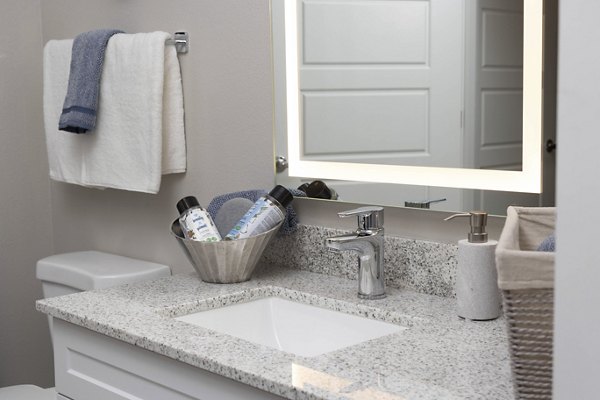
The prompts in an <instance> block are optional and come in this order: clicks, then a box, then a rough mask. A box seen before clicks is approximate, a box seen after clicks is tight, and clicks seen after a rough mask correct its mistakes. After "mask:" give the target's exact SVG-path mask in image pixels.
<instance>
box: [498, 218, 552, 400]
mask: <svg viewBox="0 0 600 400" xmlns="http://www.w3.org/2000/svg"><path fill="white" fill-rule="evenodd" d="M555 218H556V209H555V208H550V207H547V208H538V207H535V208H530V207H509V209H508V215H507V218H506V224H505V226H504V229H503V230H502V235H501V236H500V240H499V242H498V247H497V250H496V267H497V269H498V285H499V286H500V289H502V293H503V295H504V296H503V297H504V313H505V315H506V320H507V324H508V339H509V350H510V356H511V366H512V374H513V384H514V389H515V398H516V399H518V400H550V399H552V350H553V319H554V318H553V317H554V253H548V252H541V251H536V249H537V247H538V245H539V244H540V243H541V242H542V241H543V240H544V239H545V238H546V237H548V235H550V234H551V233H553V232H554V223H555Z"/></svg>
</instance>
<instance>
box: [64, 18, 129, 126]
mask: <svg viewBox="0 0 600 400" xmlns="http://www.w3.org/2000/svg"><path fill="white" fill-rule="evenodd" d="M122 32H123V31H120V30H118V29H98V30H95V31H90V32H84V33H81V34H79V35H77V36H76V37H75V40H73V48H72V51H71V68H70V73H69V86H68V88H67V95H66V97H65V102H64V104H63V109H62V114H61V116H60V119H59V121H58V129H60V130H62V131H67V132H72V133H86V132H88V131H89V130H92V129H94V126H96V113H97V109H98V95H99V93H100V78H101V76H102V65H103V63H104V53H105V50H106V45H107V44H108V40H109V39H110V38H111V36H113V35H114V34H117V33H122Z"/></svg>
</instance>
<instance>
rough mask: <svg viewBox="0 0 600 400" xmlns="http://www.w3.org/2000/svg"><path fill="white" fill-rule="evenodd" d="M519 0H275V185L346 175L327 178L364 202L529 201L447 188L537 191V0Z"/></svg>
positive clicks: (531, 199) (530, 197)
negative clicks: (282, 166) (279, 160)
mask: <svg viewBox="0 0 600 400" xmlns="http://www.w3.org/2000/svg"><path fill="white" fill-rule="evenodd" d="M528 3H529V4H535V5H536V6H534V7H532V6H531V5H529V10H527V9H526V10H524V7H523V0H452V1H450V0H427V1H425V0H424V1H418V2H415V1H407V0H391V1H385V2H381V1H364V0H335V1H332V0H327V1H324V0H272V12H273V54H274V70H275V71H274V72H275V88H276V103H275V104H276V105H275V114H276V151H277V155H286V153H287V151H286V150H288V149H289V154H287V159H288V161H289V163H290V168H291V170H292V173H291V174H288V171H289V170H285V171H282V172H279V173H278V174H277V181H278V183H282V184H286V185H287V186H294V187H298V186H300V185H301V184H303V183H306V182H310V181H312V180H314V179H315V178H338V179H343V180H332V179H325V181H326V183H327V184H328V185H329V186H330V187H331V188H332V189H334V191H335V192H337V193H338V194H339V198H340V199H341V200H346V201H352V202H361V203H376V204H386V205H404V204H407V205H408V204H410V205H411V206H422V207H427V206H431V208H437V209H446V210H465V209H472V208H483V209H486V210H487V211H489V212H492V213H503V212H504V210H505V209H506V205H508V204H511V203H519V204H526V205H539V200H540V196H539V195H534V194H515V193H505V192H489V191H486V192H483V191H480V190H457V189H449V188H448V187H464V188H476V189H480V188H481V189H497V190H514V191H519V192H539V191H540V190H539V189H540V178H541V171H540V168H541V167H540V165H539V164H540V159H541V155H540V151H541V150H540V148H541V146H540V143H541V0H540V1H532V2H528ZM538 3H539V4H538ZM524 11H525V12H527V18H529V19H528V21H529V22H528V25H527V24H526V25H525V27H529V30H527V29H526V30H525V34H526V35H529V36H526V38H525V41H526V42H525V43H526V44H527V46H526V47H525V66H524V57H523V55H524V46H523V43H524V36H523V35H524ZM538 14H539V15H538ZM284 21H285V22H284ZM535 45H538V47H539V49H538V48H537V47H536V46H535ZM286 46H287V47H286ZM292 47H293V48H292ZM286 62H287V64H286ZM524 67H525V74H526V77H528V78H530V79H529V80H527V79H526V80H525V82H526V83H525V85H526V86H525V89H524V87H523V82H524V79H523V70H524ZM286 90H287V96H286ZM524 91H525V94H526V98H528V99H529V101H528V102H526V104H524V102H523V92H524ZM286 102H287V103H286ZM528 104H529V105H528ZM286 105H287V109H286ZM527 107H529V108H527ZM524 111H525V114H524ZM527 111H529V112H527ZM523 115H526V118H528V119H526V121H525V125H524V124H523V122H524V121H523ZM523 127H525V128H527V129H524V128H523ZM523 132H525V136H523ZM291 175H294V177H292V176H291ZM353 179H355V180H353ZM384 182H392V183H409V184H412V185H389V184H382V183H384ZM442 186H443V187H442ZM515 196H517V197H516V198H515ZM437 199H446V200H445V201H444V202H438V203H435V202H432V201H434V200H437Z"/></svg>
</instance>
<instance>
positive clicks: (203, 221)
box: [179, 207, 221, 242]
mask: <svg viewBox="0 0 600 400" xmlns="http://www.w3.org/2000/svg"><path fill="white" fill-rule="evenodd" d="M179 225H181V230H182V231H183V236H185V238H186V239H190V240H198V241H201V242H218V241H219V240H221V235H219V231H218V230H217V227H216V226H215V224H214V222H213V220H212V218H211V217H210V215H209V214H208V213H207V212H206V211H204V210H203V209H201V208H199V207H198V208H190V209H189V210H187V211H186V212H185V213H183V215H182V216H181V217H180V218H179Z"/></svg>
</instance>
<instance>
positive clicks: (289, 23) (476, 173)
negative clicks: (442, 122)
mask: <svg viewBox="0 0 600 400" xmlns="http://www.w3.org/2000/svg"><path fill="white" fill-rule="evenodd" d="M283 1H284V19H285V28H284V32H285V71H286V102H287V105H286V112H287V136H288V162H289V175H290V176H295V177H304V178H315V179H317V178H318V179H337V180H350V181H363V182H375V183H394V184H406V185H419V186H438V187H451V188H462V189H483V190H498V191H510V192H523V193H541V192H542V136H543V132H542V106H543V103H542V98H543V92H542V90H543V87H542V79H543V72H542V65H543V0H523V1H524V7H523V21H524V22H523V25H524V26H523V42H524V43H523V168H522V170H521V171H506V170H484V169H468V168H441V167H414V166H403V165H383V164H360V163H343V162H329V161H307V160H302V158H301V152H300V150H301V148H302V138H301V135H300V119H301V116H300V98H299V97H300V95H299V74H298V65H299V64H298V58H299V55H298V52H299V50H298V27H297V25H298V24H297V21H298V19H297V8H298V7H297V0H283Z"/></svg>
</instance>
